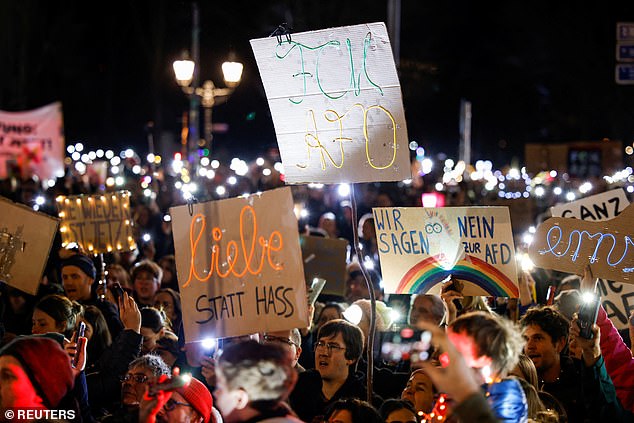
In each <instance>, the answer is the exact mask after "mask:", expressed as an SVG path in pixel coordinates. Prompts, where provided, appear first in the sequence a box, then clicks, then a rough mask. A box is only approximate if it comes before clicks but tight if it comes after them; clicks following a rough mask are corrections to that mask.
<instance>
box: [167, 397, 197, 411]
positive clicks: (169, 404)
mask: <svg viewBox="0 0 634 423" xmlns="http://www.w3.org/2000/svg"><path fill="white" fill-rule="evenodd" d="M177 405H182V406H183V407H190V408H194V407H193V406H192V405H191V404H188V403H186V402H178V401H176V400H173V399H171V398H170V399H168V400H167V402H166V403H165V405H164V406H163V408H165V410H167V411H172V410H173V409H175V408H176V406H177Z"/></svg>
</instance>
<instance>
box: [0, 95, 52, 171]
mask: <svg viewBox="0 0 634 423" xmlns="http://www.w3.org/2000/svg"><path fill="white" fill-rule="evenodd" d="M12 166H17V167H19V168H20V171H21V176H22V177H23V178H28V177H31V176H33V175H37V176H38V177H39V178H40V179H53V178H55V177H56V175H57V174H59V173H61V174H63V173H64V123H63V121H62V104H61V103H52V104H49V105H48V106H44V107H41V108H39V109H35V110H29V111H24V112H5V111H0V179H4V178H6V177H7V176H8V174H9V171H10V168H11V167H12Z"/></svg>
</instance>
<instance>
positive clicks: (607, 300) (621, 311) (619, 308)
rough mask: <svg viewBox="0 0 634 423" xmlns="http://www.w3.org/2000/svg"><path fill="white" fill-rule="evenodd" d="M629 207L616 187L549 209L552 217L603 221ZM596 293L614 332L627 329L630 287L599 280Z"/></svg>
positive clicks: (632, 306) (632, 298) (632, 304)
mask: <svg viewBox="0 0 634 423" xmlns="http://www.w3.org/2000/svg"><path fill="white" fill-rule="evenodd" d="M629 204H630V202H629V200H628V199H627V196H626V195H625V191H623V189H621V188H618V189H614V190H611V191H607V192H602V193H600V194H596V195H592V196H590V197H586V198H582V199H581V200H577V201H572V202H570V203H567V204H559V205H557V206H554V207H552V209H551V210H552V215H553V216H561V217H574V218H577V219H581V220H589V221H603V220H608V219H611V218H614V217H616V216H618V215H619V214H620V213H621V212H622V211H623V210H624V209H625V208H626V207H627V206H628V205H629ZM598 291H599V294H600V295H601V302H602V303H603V308H604V309H605V311H606V313H607V314H608V317H609V318H610V320H612V323H613V324H614V326H615V327H616V328H617V329H627V327H628V317H629V315H630V312H631V311H632V310H634V286H632V285H629V284H623V283H619V282H613V281H606V280H602V279H599V284H598Z"/></svg>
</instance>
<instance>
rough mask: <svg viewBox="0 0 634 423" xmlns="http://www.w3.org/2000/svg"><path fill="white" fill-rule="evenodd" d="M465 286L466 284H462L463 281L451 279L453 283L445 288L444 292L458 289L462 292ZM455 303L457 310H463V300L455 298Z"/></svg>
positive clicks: (457, 290)
mask: <svg viewBox="0 0 634 423" xmlns="http://www.w3.org/2000/svg"><path fill="white" fill-rule="evenodd" d="M463 288H464V285H463V284H462V282H460V281H458V280H456V279H451V283H450V284H449V285H447V286H446V287H445V288H444V289H443V292H447V291H456V292H460V293H462V289H463ZM453 304H454V305H455V306H456V310H458V311H462V301H460V300H459V299H457V298H456V299H455V300H453Z"/></svg>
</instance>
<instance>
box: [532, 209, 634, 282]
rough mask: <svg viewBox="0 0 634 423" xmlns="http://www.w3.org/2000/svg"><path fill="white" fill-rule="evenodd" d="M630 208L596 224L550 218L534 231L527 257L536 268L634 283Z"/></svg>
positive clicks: (633, 243)
mask: <svg viewBox="0 0 634 423" xmlns="http://www.w3.org/2000/svg"><path fill="white" fill-rule="evenodd" d="M633 223H634V206H632V205H629V206H628V207H627V208H626V209H625V210H623V212H621V214H619V215H618V216H617V217H615V218H613V219H610V220H605V221H599V222H592V221H583V220H579V219H574V218H564V217H551V218H550V219H548V220H546V221H545V222H544V223H542V224H541V225H539V226H538V227H537V231H536V233H535V238H534V241H533V244H532V245H531V246H530V249H529V255H530V257H531V260H533V263H535V265H536V266H539V267H543V268H545V269H554V270H559V271H562V272H567V273H573V274H577V275H581V274H583V271H584V268H585V267H586V266H587V265H590V268H591V269H592V273H593V275H594V276H595V277H598V278H602V279H607V280H612V281H618V282H625V283H634V277H633V276H634V273H633V272H634V240H633V239H632V237H633V236H634V234H633V229H632V228H633V226H632V224H633Z"/></svg>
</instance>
